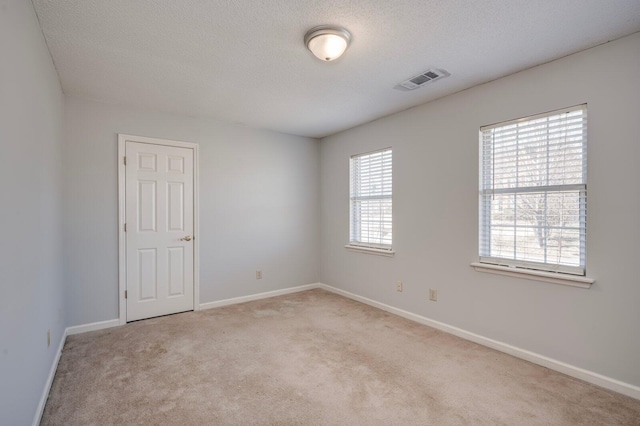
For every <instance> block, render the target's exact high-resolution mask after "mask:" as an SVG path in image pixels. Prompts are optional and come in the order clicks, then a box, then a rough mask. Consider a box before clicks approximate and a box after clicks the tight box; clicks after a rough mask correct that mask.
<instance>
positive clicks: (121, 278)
mask: <svg viewBox="0 0 640 426" xmlns="http://www.w3.org/2000/svg"><path fill="white" fill-rule="evenodd" d="M127 141H129V142H138V143H148V144H153V145H164V146H174V147H178V148H189V149H192V150H193V310H194V311H197V310H200V213H199V210H200V209H199V205H200V194H199V186H198V181H199V180H200V178H199V176H200V174H199V168H198V144H196V143H192V142H180V141H172V140H168V139H156V138H148V137H144V136H132V135H124V134H122V133H119V134H118V301H119V302H118V319H119V323H120V325H123V324H126V322H127V305H126V303H127V301H126V300H125V297H124V294H125V293H124V292H125V290H126V288H127V246H126V238H127V235H126V233H125V231H124V224H125V219H126V208H125V207H126V206H125V187H126V186H125V185H126V167H125V164H124V157H125V152H126V143H127Z"/></svg>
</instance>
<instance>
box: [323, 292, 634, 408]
mask: <svg viewBox="0 0 640 426" xmlns="http://www.w3.org/2000/svg"><path fill="white" fill-rule="evenodd" d="M316 286H317V287H318V288H322V289H325V290H327V291H330V292H332V293H336V294H339V295H341V296H344V297H347V298H349V299H353V300H356V301H358V302H362V303H364V304H366V305H370V306H373V307H375V308H378V309H382V310H383V311H387V312H389V313H392V314H395V315H398V316H401V317H403V318H406V319H409V320H411V321H415V322H417V323H420V324H424V325H427V326H429V327H433V328H436V329H438V330H442V331H444V332H447V333H449V334H453V335H454V336H458V337H461V338H463V339H465V340H469V341H472V342H474V343H478V344H480V345H483V346H487V347H489V348H492V349H495V350H497V351H500V352H504V353H507V354H509V355H512V356H515V357H516V358H520V359H524V360H526V361H529V362H532V363H534V364H538V365H541V366H543V367H547V368H549V369H551V370H555V371H558V372H560V373H563V374H566V375H567V376H571V377H575V378H577V379H580V380H584V381H585V382H589V383H592V384H594V385H597V386H601V387H603V388H605V389H609V390H612V391H614V392H618V393H621V394H623V395H626V396H630V397H631V398H635V399H640V387H638V386H635V385H632V384H629V383H625V382H622V381H620V380H616V379H612V378H610V377H607V376H603V375H602V374H598V373H594V372H593V371H589V370H585V369H583V368H579V367H575V366H573V365H570V364H567V363H564V362H561V361H558V360H555V359H552V358H549V357H546V356H544V355H540V354H537V353H534V352H531V351H528V350H525V349H521V348H518V347H515V346H512V345H509V344H507V343H503V342H499V341H497V340H493V339H489V338H488V337H484V336H481V335H479V334H475V333H472V332H470V331H466V330H463V329H461V328H458V327H454V326H451V325H448V324H445V323H443V322H440V321H435V320H432V319H429V318H426V317H423V316H421V315H417V314H414V313H411V312H408V311H405V310H403V309H399V308H395V307H393V306H390V305H387V304H384V303H381V302H377V301H375V300H372V299H369V298H366V297H362V296H358V295H357V294H353V293H350V292H348V291H345V290H341V289H339V288H336V287H332V286H330V285H327V284H322V283H319V284H317V285H316Z"/></svg>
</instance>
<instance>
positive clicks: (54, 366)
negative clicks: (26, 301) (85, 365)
mask: <svg viewBox="0 0 640 426" xmlns="http://www.w3.org/2000/svg"><path fill="white" fill-rule="evenodd" d="M67 330H68V329H65V330H64V331H63V332H62V337H60V343H59V344H58V349H57V352H56V356H55V357H54V358H53V363H51V369H50V370H49V377H47V381H46V382H45V384H44V389H43V390H42V396H41V397H40V402H39V403H38V408H37V410H36V415H35V416H34V418H33V426H38V425H39V424H40V420H42V414H43V413H44V407H45V405H46V404H47V399H48V398H49V391H50V390H51V385H52V384H53V378H54V377H55V376H56V370H57V369H58V362H60V356H61V355H62V348H64V342H66V340H67Z"/></svg>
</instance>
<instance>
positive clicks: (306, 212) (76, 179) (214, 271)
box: [63, 97, 320, 325]
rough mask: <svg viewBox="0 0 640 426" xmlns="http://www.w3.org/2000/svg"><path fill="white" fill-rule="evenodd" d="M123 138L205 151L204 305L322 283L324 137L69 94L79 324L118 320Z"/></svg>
mask: <svg viewBox="0 0 640 426" xmlns="http://www.w3.org/2000/svg"><path fill="white" fill-rule="evenodd" d="M118 133H125V134H132V135H140V136H148V137H156V138H163V139H173V140H179V141H186V142H196V143H198V144H199V146H200V229H201V234H200V302H201V303H205V302H210V301H215V300H221V299H226V298H232V297H238V296H244V295H250V294H255V293H261V292H265V291H271V290H277V289H282V288H286V287H292V286H298V285H303V284H311V283H315V282H317V281H318V277H319V266H318V261H319V254H318V250H319V242H318V241H319V221H320V220H319V195H318V194H319V176H320V172H319V147H318V141H317V140H315V139H310V138H303V137H298V136H291V135H285V134H281V133H276V132H270V131H263V130H254V129H249V128H245V127H240V126H235V125H231V124H224V123H221V122H219V121H212V120H203V119H196V118H189V117H183V116H178V115H175V114H163V113H158V112H148V111H142V110H138V109H129V108H125V107H121V106H112V105H107V104H100V103H95V102H90V101H85V100H80V99H77V98H71V97H66V98H65V121H64V135H65V142H64V160H63V164H64V200H65V202H64V247H65V250H64V256H65V265H66V268H65V270H66V279H67V282H68V293H67V295H68V300H69V306H68V321H69V324H70V325H79V324H87V323H91V322H96V321H103V320H110V319H114V318H117V317H118V230H117V228H118V226H117V224H118V209H117V206H118V198H117V189H118V188H117V161H118V160H117V134H118ZM256 269H261V270H262V271H263V279H262V280H256V279H255V270H256Z"/></svg>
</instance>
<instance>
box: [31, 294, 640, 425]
mask: <svg viewBox="0 0 640 426" xmlns="http://www.w3.org/2000/svg"><path fill="white" fill-rule="evenodd" d="M317 288H319V289H323V290H325V291H328V292H331V293H335V294H338V295H340V296H343V297H346V298H348V299H351V300H355V301H357V302H360V303H364V304H365V305H369V306H372V307H374V308H378V309H381V310H383V311H386V312H389V313H391V314H394V315H398V316H400V317H403V318H406V319H408V320H411V321H414V322H417V323H419V324H422V325H426V326H428V327H432V328H435V329H437V330H440V331H444V332H445V333H449V334H452V335H454V336H457V337H460V338H462V339H465V340H468V341H471V342H474V343H477V344H479V345H482V346H486V347H489V348H491V349H495V350H497V351H500V352H503V353H506V354H508V355H511V356H514V357H516V358H519V359H523V360H525V361H529V362H531V363H533V364H537V365H540V366H542V367H546V368H549V369H550V370H554V371H557V372H559V373H562V374H566V375H567V376H571V377H574V378H577V379H580V380H584V381H585V382H588V383H591V384H593V385H596V386H600V387H602V388H605V389H608V390H611V391H614V392H618V393H620V394H622V395H626V396H628V397H631V398H634V399H637V400H640V387H639V386H635V385H632V384H630V383H626V382H623V381H620V380H616V379H613V378H611V377H607V376H604V375H602V374H598V373H595V372H593V371H589V370H585V369H583V368H580V367H576V366H574V365H570V364H567V363H564V362H561V361H558V360H555V359H552V358H549V357H546V356H544V355H540V354H537V353H535V352H531V351H527V350H525V349H521V348H518V347H516V346H512V345H509V344H507V343H504V342H500V341H497V340H493V339H490V338H488V337H485V336H481V335H479V334H475V333H472V332H470V331H467V330H464V329H461V328H458V327H454V326H452V325H449V324H446V323H443V322H440V321H436V320H433V319H430V318H427V317H424V316H421V315H418V314H415V313H412V312H409V311H405V310H403V309H400V308H396V307H394V306H391V305H387V304H385V303H382V302H378V301H376V300H373V299H369V298H367V297H364V296H359V295H357V294H354V293H350V292H348V291H346V290H342V289H340V288H337V287H333V286H331V285H328V284H324V283H320V282H318V283H313V284H305V285H301V286H296V287H288V288H285V289H280V290H274V291H268V292H264V293H256V294H252V295H247V296H240V297H235V298H229V299H223V300H218V301H212V302H205V303H201V304H200V305H199V306H198V307H197V309H195V310H196V311H198V310H206V309H213V308H218V307H222V306H229V305H235V304H239V303H246V302H251V301H254V300H260V299H267V298H271V297H277V296H282V295H285V294H291V293H298V292H301V291H307V290H312V289H317ZM119 325H121V324H120V320H119V319H117V318H116V319H113V320H106V321H99V322H95V323H90V324H83V325H76V326H72V327H67V328H66V329H65V330H64V333H63V335H62V337H61V339H60V344H59V346H58V349H57V353H56V356H55V358H54V361H53V363H52V365H51V370H50V373H49V377H48V378H47V381H46V383H45V386H44V389H43V392H42V397H41V398H40V402H39V404H38V408H37V411H36V413H35V416H34V419H33V426H37V425H38V424H39V423H40V420H41V418H42V414H43V413H44V408H45V405H46V402H47V398H48V396H49V392H50V390H51V385H52V383H53V379H54V377H55V373H56V369H57V367H58V362H59V361H60V356H61V355H62V349H63V347H64V343H65V341H66V338H67V336H69V335H73V334H80V333H86V332H89V331H95V330H101V329H105V328H111V327H117V326H119Z"/></svg>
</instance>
